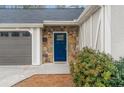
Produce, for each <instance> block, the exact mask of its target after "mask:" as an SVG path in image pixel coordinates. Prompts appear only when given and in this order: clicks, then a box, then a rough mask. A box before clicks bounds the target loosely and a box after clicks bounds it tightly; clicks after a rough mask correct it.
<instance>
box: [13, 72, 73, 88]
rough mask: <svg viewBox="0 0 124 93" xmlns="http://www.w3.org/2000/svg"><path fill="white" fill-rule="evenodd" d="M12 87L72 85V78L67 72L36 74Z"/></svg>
mask: <svg viewBox="0 0 124 93" xmlns="http://www.w3.org/2000/svg"><path fill="white" fill-rule="evenodd" d="M13 87H73V80H72V76H71V75H69V74H48V75H47V74H44V75H43V74H36V75H33V76H31V77H29V78H27V79H25V80H23V81H21V82H19V83H17V84H15V85H14V86H13Z"/></svg>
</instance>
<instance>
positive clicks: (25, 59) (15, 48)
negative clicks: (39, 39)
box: [0, 31, 32, 65]
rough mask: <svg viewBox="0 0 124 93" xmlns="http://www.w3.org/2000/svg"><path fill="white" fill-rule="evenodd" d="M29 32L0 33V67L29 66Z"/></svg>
mask: <svg viewBox="0 0 124 93" xmlns="http://www.w3.org/2000/svg"><path fill="white" fill-rule="evenodd" d="M31 46H32V45H31V35H30V33H29V32H19V31H18V32H13V31H12V32H0V65H31V58H32V57H31Z"/></svg>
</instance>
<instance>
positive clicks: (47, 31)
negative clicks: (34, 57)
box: [41, 26, 78, 63]
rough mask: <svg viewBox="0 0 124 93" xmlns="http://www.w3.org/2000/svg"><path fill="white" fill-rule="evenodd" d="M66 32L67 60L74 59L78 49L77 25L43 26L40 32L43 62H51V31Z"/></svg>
mask: <svg viewBox="0 0 124 93" xmlns="http://www.w3.org/2000/svg"><path fill="white" fill-rule="evenodd" d="M59 31H65V32H68V61H69V62H70V61H71V60H73V59H74V57H75V55H76V52H77V50H78V26H45V27H44V29H43V33H42V36H43V38H42V42H43V44H42V46H41V47H43V48H42V51H43V63H53V56H54V55H53V48H54V46H53V32H59Z"/></svg>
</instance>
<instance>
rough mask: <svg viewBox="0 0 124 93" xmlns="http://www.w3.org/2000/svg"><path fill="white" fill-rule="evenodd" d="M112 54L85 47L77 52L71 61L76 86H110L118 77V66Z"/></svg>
mask: <svg viewBox="0 0 124 93" xmlns="http://www.w3.org/2000/svg"><path fill="white" fill-rule="evenodd" d="M112 61H113V59H112V57H111V56H110V55H107V54H105V53H101V52H99V51H95V50H93V49H89V48H87V47H85V48H83V50H82V51H80V52H79V53H78V54H77V57H76V59H75V61H74V62H71V63H70V66H71V73H72V76H73V81H74V83H75V86H78V87H81V86H84V87H109V86H112V84H114V83H115V82H114V81H113V80H114V79H117V78H116V77H117V76H116V73H117V68H116V66H115V65H114V64H113V63H112Z"/></svg>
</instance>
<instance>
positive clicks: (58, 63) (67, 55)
mask: <svg viewBox="0 0 124 93" xmlns="http://www.w3.org/2000/svg"><path fill="white" fill-rule="evenodd" d="M55 33H65V34H66V62H55V61H54V54H55V53H54V34H55ZM53 63H55V64H57V63H58V64H59V63H62V64H68V32H63V31H54V32H53Z"/></svg>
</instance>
